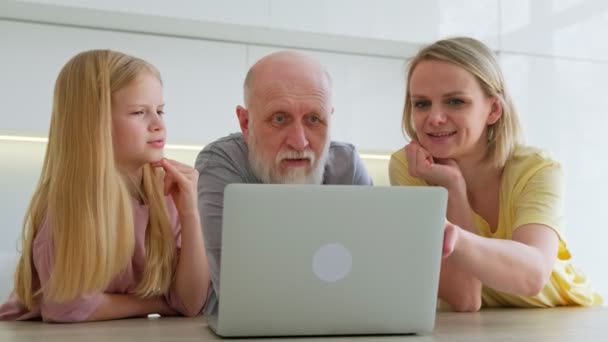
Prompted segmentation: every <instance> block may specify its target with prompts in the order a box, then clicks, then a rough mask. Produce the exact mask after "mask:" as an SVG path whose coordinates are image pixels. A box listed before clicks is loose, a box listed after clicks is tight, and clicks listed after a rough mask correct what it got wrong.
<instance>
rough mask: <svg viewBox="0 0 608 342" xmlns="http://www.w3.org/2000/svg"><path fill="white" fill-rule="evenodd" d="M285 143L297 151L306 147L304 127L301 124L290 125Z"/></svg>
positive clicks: (306, 140)
mask: <svg viewBox="0 0 608 342" xmlns="http://www.w3.org/2000/svg"><path fill="white" fill-rule="evenodd" d="M287 145H289V147H291V148H292V149H294V150H297V151H303V150H305V149H306V148H307V147H308V145H309V142H308V138H307V137H306V128H305V127H304V126H303V125H302V124H300V123H295V124H294V125H292V127H290V131H289V134H288V136H287Z"/></svg>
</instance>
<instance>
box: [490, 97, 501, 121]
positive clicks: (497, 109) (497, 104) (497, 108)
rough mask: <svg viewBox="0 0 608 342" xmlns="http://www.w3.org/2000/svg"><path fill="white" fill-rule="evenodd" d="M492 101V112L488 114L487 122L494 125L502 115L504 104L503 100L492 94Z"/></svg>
mask: <svg viewBox="0 0 608 342" xmlns="http://www.w3.org/2000/svg"><path fill="white" fill-rule="evenodd" d="M490 101H491V102H490V113H489V114H488V119H487V120H486V124H488V125H493V124H495V123H496V122H497V121H498V120H499V119H500V118H501V117H502V113H503V106H502V101H501V100H500V98H498V97H497V96H492V97H491V98H490Z"/></svg>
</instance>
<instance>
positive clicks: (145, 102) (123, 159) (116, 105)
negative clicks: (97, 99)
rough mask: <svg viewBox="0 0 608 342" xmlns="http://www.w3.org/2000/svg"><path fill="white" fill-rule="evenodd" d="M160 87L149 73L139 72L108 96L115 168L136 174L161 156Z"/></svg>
mask: <svg viewBox="0 0 608 342" xmlns="http://www.w3.org/2000/svg"><path fill="white" fill-rule="evenodd" d="M164 105H165V102H164V98H163V88H162V84H161V82H160V80H159V79H158V78H157V77H156V76H154V75H153V74H151V73H143V74H141V75H140V76H139V77H137V78H136V79H135V80H134V81H133V82H131V84H129V85H127V86H126V87H124V88H122V89H120V90H118V91H117V92H115V93H114V94H113V95H112V135H113V140H114V151H115V153H116V159H117V161H118V164H119V167H120V168H121V169H122V170H124V171H126V172H128V173H130V174H137V173H138V172H139V171H140V170H141V168H142V166H143V165H144V164H147V163H152V162H157V161H159V160H161V158H162V157H163V147H164V146H165V137H166V131H165V123H164V121H163V116H162V115H163V114H164V112H163V109H164Z"/></svg>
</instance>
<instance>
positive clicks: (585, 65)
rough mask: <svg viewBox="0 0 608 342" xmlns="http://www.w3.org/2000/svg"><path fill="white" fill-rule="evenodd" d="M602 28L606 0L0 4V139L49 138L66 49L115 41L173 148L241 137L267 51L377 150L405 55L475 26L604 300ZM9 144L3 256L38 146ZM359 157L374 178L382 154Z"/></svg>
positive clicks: (605, 44) (338, 126)
mask: <svg viewBox="0 0 608 342" xmlns="http://www.w3.org/2000/svg"><path fill="white" fill-rule="evenodd" d="M169 4H171V5H169ZM372 4H373V5H372ZM25 9H27V10H25ZM69 11H75V12H69ZM91 13H94V14H95V15H94V16H93V15H91ZM117 13H118V14H117ZM28 18H29V19H28ZM96 18H97V19H96ZM99 18H102V19H103V20H102V19H99ZM24 20H31V21H35V22H26V21H24ZM61 23H64V24H69V25H72V26H69V27H68V26H65V25H58V24H61ZM87 23H88V24H87ZM84 27H89V28H84ZM94 27H97V28H104V29H93V28H94ZM129 27H130V28H131V29H128V28H129ZM108 29H112V30H108ZM126 31H133V32H126ZM136 32H139V33H136ZM607 33H608V3H606V2H605V1H602V0H534V1H532V0H490V1H485V0H466V1H450V0H435V1H407V0H393V1H390V0H381V1H373V2H372V1H365V0H353V1H346V0H324V1H321V0H309V1H297V0H280V1H277V0H228V1H221V2H219V1H211V0H198V1H197V0H190V1H188V0H181V1H173V2H167V1H160V0H149V1H144V0H140V1H135V0H130V1H128V0H124V1H117V0H107V1H100V0H99V1H95V0H80V1H69V0H37V1H16V2H5V3H0V46H1V47H2V48H1V53H0V75H1V77H0V94H1V95H0V96H1V100H2V102H1V103H2V106H3V109H4V110H3V111H1V112H0V134H12V135H23V134H25V135H35V136H45V135H46V132H47V129H48V122H49V112H50V101H51V92H52V84H53V82H54V79H55V77H56V74H57V72H58V71H59V68H60V67H61V66H62V65H63V63H65V62H66V61H67V59H68V58H69V57H71V56H72V55H73V54H75V53H76V52H78V51H81V50H84V49H90V48H114V49H118V50H122V51H125V52H128V53H132V54H135V55H138V56H141V57H143V58H145V59H147V60H149V61H151V62H152V63H154V64H155V65H157V66H158V67H159V69H160V70H161V72H162V73H163V77H164V80H165V85H166V86H165V91H166V97H167V99H166V100H167V103H168V106H167V112H168V115H167V122H168V129H169V142H170V143H184V144H205V143H207V142H209V141H211V140H213V139H215V138H217V137H219V136H221V135H224V134H225V133H227V132H229V131H235V130H237V124H236V119H235V116H234V107H235V105H236V104H238V103H239V102H240V100H241V92H240V89H241V83H242V79H243V76H244V74H245V71H246V70H247V68H248V66H249V65H251V63H253V62H254V61H255V60H256V59H257V58H259V57H260V56H262V55H264V54H266V53H268V52H270V51H273V50H275V49H278V48H280V47H295V48H299V49H306V50H308V51H310V52H311V53H312V54H314V55H316V56H318V57H319V58H320V59H321V60H322V62H323V63H325V64H326V65H327V66H328V68H329V70H330V72H331V73H332V75H333V76H334V79H335V105H336V114H335V116H334V131H333V136H334V138H335V139H339V140H347V141H350V142H353V143H355V144H356V145H357V146H358V147H359V149H360V150H362V151H377V152H379V153H382V154H387V153H388V152H390V151H392V150H395V149H397V148H399V147H400V146H402V145H403V144H404V142H405V140H404V138H403V137H402V135H401V132H400V128H399V125H400V116H401V114H400V112H401V107H402V101H403V89H404V84H403V62H404V60H405V57H407V56H408V55H409V54H411V52H412V51H414V50H415V49H414V48H417V47H418V46H419V45H420V44H421V43H428V42H431V41H433V40H435V39H438V38H440V37H444V36H448V35H457V34H466V35H471V36H474V37H476V38H479V39H482V40H483V41H485V42H486V43H487V44H488V45H489V46H491V47H492V48H493V49H495V50H496V51H497V52H498V54H499V56H500V61H501V63H502V65H503V67H504V72H505V76H506V78H507V83H508V85H509V87H510V89H511V92H512V95H513V97H514V99H515V101H516V104H517V106H518V109H519V111H520V113H521V116H522V121H523V122H524V128H525V133H526V136H527V140H528V142H529V143H531V144H534V145H538V146H541V147H543V148H546V149H548V150H549V151H550V152H552V153H553V155H554V156H555V157H556V158H558V159H559V160H561V161H562V164H563V165H564V168H565V172H566V192H567V193H566V194H567V197H566V237H567V239H568V244H569V246H570V248H571V249H572V251H573V254H574V257H575V261H576V263H577V264H578V265H579V266H580V267H581V268H582V269H583V270H585V271H586V272H587V273H588V274H589V275H590V276H591V278H592V281H593V283H594V284H595V287H596V288H597V289H598V290H600V292H602V293H603V294H604V295H606V296H608V274H607V273H606V272H605V271H604V268H603V267H602V266H601V264H600V261H601V260H603V259H608V250H607V249H605V248H602V246H601V245H600V244H601V243H602V242H603V240H605V239H606V238H608V232H607V231H608V230H607V229H605V228H604V225H605V224H606V223H605V222H608V211H607V210H604V203H605V201H604V200H603V197H604V196H602V195H603V194H606V193H608V182H605V181H603V179H602V178H603V176H604V175H606V174H608V162H607V161H605V160H606V159H605V158H603V154H604V153H605V152H604V149H605V146H606V143H605V142H604V138H603V136H604V132H605V131H606V130H608V116H606V108H608V97H607V96H605V95H604V91H603V90H604V88H605V87H604V82H605V81H604V80H606V79H608V63H607V62H608V40H606V39H603V37H605V36H606V34H607ZM10 144H12V143H6V144H3V145H2V146H0V157H1V159H0V160H2V165H3V167H2V168H1V169H0V188H1V189H2V190H1V191H2V192H1V193H0V200H1V202H0V204H1V206H0V208H2V209H0V212H1V213H2V216H3V219H4V222H5V223H4V224H3V226H2V229H3V231H2V232H3V236H4V237H5V238H4V239H2V240H0V252H4V251H14V247H15V239H16V237H17V235H18V232H19V229H20V222H21V218H22V215H23V208H24V207H25V205H26V204H27V200H28V199H29V195H30V193H31V189H32V188H33V186H34V184H33V183H34V182H35V180H36V177H37V172H38V168H39V166H38V165H39V158H40V157H41V155H42V153H43V151H42V150H41V149H40V147H32V145H28V144H26V143H19V144H16V145H14V146H13V145H10ZM32 148H33V149H38V150H36V151H38V152H36V151H34V152H32V150H31V149H32ZM194 155H195V153H192V154H189V153H185V154H183V153H182V154H180V156H181V158H184V159H185V160H188V159H189V158H191V157H193V156H194ZM4 157H6V158H4ZM366 162H368V163H369V165H372V164H373V165H372V168H373V169H374V173H375V174H376V175H377V176H376V177H377V178H378V179H380V183H383V182H385V181H386V173H385V172H384V170H383V167H385V164H384V163H385V161H384V162H382V161H380V162H378V161H373V160H367V161H366Z"/></svg>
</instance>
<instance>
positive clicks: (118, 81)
mask: <svg viewBox="0 0 608 342" xmlns="http://www.w3.org/2000/svg"><path fill="white" fill-rule="evenodd" d="M163 107H164V100H163V89H162V83H161V79H160V74H159V72H158V71H157V70H156V68H154V67H153V66H152V65H150V64H149V63H147V62H145V61H143V60H141V59H138V58H135V57H132V56H128V55H125V54H122V53H119V52H115V51H109V50H93V51H86V52H83V53H80V54H78V55H76V56H75V57H73V58H72V59H71V60H70V61H69V62H68V63H67V64H66V65H65V66H64V67H63V69H62V70H61V72H60V74H59V76H58V78H57V81H56V83H55V92H54V99H53V110H52V117H51V127H50V132H49V141H48V146H47V151H46V155H45V158H44V165H43V169H42V174H41V176H40V180H39V183H38V186H37V189H36V191H35V193H34V196H33V198H32V201H31V204H30V207H29V209H28V212H27V214H26V216H25V222H24V230H23V236H22V249H23V251H22V255H21V258H20V260H19V263H18V265H17V271H16V273H15V288H14V293H13V295H12V296H11V298H10V299H9V301H8V302H7V303H5V304H4V305H2V306H1V307H0V319H3V320H26V319H40V318H41V319H42V320H44V321H46V322H81V321H98V320H109V319H119V318H126V317H133V316H145V315H148V314H152V313H158V314H161V315H176V314H181V315H187V316H193V315H196V314H198V313H199V312H200V311H201V309H202V307H203V305H204V304H205V301H206V298H207V291H208V288H209V274H208V266H207V257H206V254H205V250H204V241H203V236H202V230H201V226H200V220H199V215H198V210H197V193H196V184H197V179H198V173H197V172H196V171H195V170H194V169H193V168H191V167H189V166H186V165H183V164H180V163H178V162H176V161H172V160H168V159H165V158H163V146H164V142H165V136H166V131H165V124H164V122H163V114H164V112H163Z"/></svg>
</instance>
